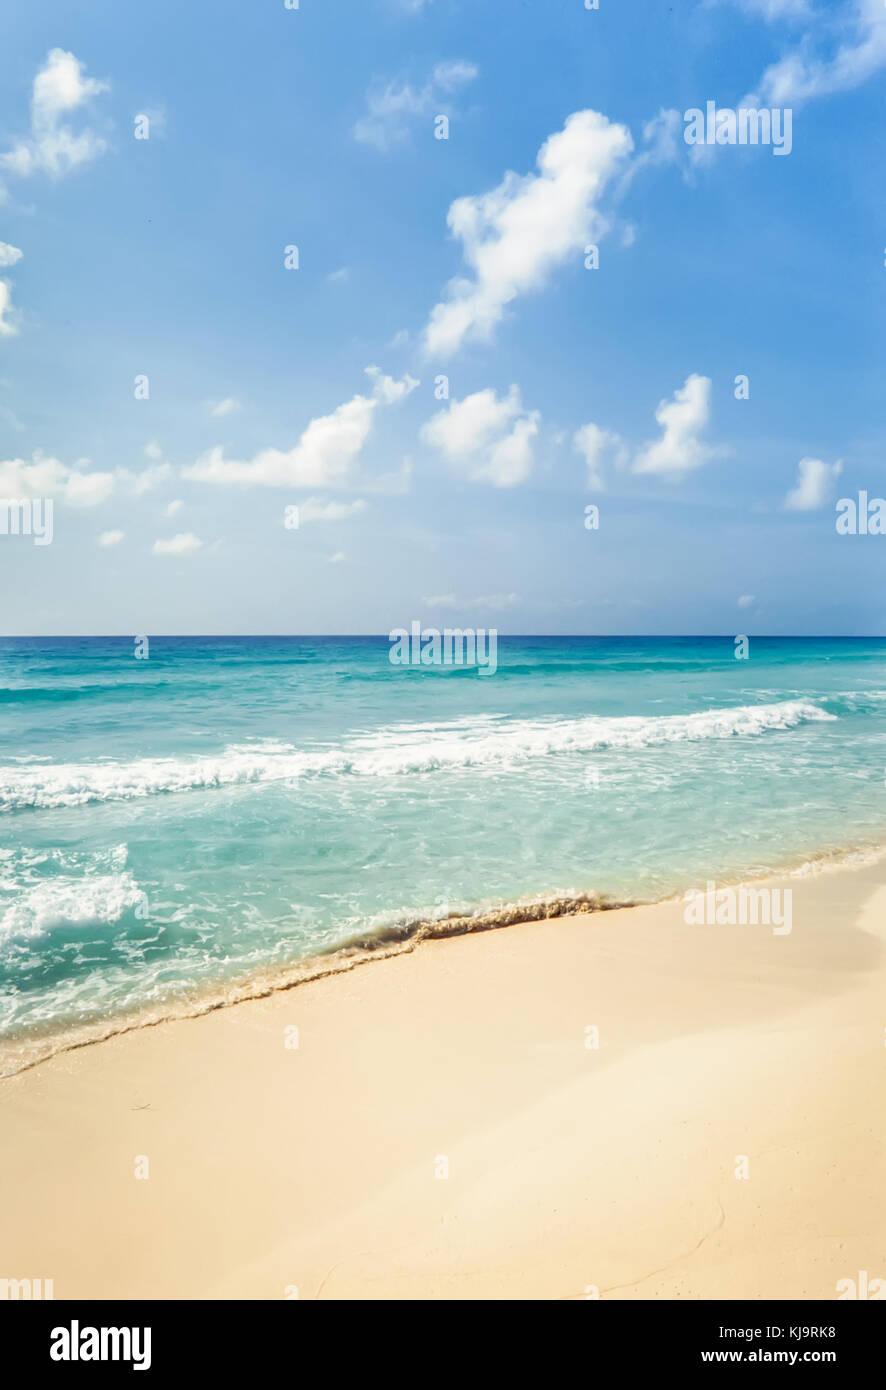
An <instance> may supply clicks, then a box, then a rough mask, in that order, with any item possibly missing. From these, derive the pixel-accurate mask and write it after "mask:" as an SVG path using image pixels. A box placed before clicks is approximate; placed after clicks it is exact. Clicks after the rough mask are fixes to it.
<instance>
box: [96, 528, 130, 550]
mask: <svg viewBox="0 0 886 1390" xmlns="http://www.w3.org/2000/svg"><path fill="white" fill-rule="evenodd" d="M125 535H126V532H125V531H102V533H101V535H100V536H99V538H98V543H99V545H100V546H101V547H102V549H103V550H110V548H111V546H114V545H119V544H120V542H121V541H122V540H123V538H124V536H125Z"/></svg>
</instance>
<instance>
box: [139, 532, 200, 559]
mask: <svg viewBox="0 0 886 1390" xmlns="http://www.w3.org/2000/svg"><path fill="white" fill-rule="evenodd" d="M202 544H203V542H202V541H201V539H200V537H199V536H195V535H194V533H193V531H181V532H179V534H178V535H177V536H170V538H169V540H157V541H154V544H153V545H152V546H151V550H152V551H153V553H154V554H155V555H193V554H194V552H195V551H196V550H199V549H200V547H201V546H202Z"/></svg>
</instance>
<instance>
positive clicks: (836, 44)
mask: <svg viewBox="0 0 886 1390" xmlns="http://www.w3.org/2000/svg"><path fill="white" fill-rule="evenodd" d="M820 32H821V35H822V38H823V39H824V44H823V45H822V51H821V52H820V53H819V54H817V55H816V54H815V53H814V52H813V48H814V47H815V38H816V32H815V28H814V27H813V28H812V29H809V30H807V31H806V32H805V33H804V34H803V37H802V39H801V41H800V43H799V44H798V46H797V47H796V48H794V49H792V50H791V51H790V52H789V53H787V54H786V55H785V56H784V57H783V58H781V59H779V61H778V62H777V63H773V64H772V65H771V66H770V67H768V68H767V69H766V71H765V72H764V74H763V76H762V78H761V80H760V83H759V89H760V94H761V96H762V98H763V100H764V101H766V102H769V103H770V104H771V105H773V106H798V105H800V104H801V103H802V102H804V101H810V100H812V99H813V98H815V97H823V96H830V95H832V94H833V93H835V92H847V91H852V90H853V89H854V88H855V87H860V86H861V84H862V83H863V82H866V81H867V80H868V78H869V77H873V76H874V74H875V73H877V72H879V71H880V70H881V68H884V67H886V6H884V5H883V3H882V0H851V3H850V4H848V5H846V6H845V7H844V8H843V10H841V11H840V12H839V14H838V15H837V16H835V15H834V14H833V12H832V11H829V12H828V13H827V15H826V16H825V17H824V18H823V20H822V23H821V30H820ZM832 35H834V36H835V38H834V39H832V37H831V36H832ZM828 48H830V50H831V51H830V52H827V51H826V50H827V49H828Z"/></svg>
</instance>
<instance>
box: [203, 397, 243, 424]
mask: <svg viewBox="0 0 886 1390" xmlns="http://www.w3.org/2000/svg"><path fill="white" fill-rule="evenodd" d="M240 408H241V406H240V402H239V401H238V400H237V398H236V396H226V397H225V399H224V400H223V401H210V403H209V413H210V415H211V416H212V418H213V420H223V419H224V417H225V416H226V415H233V414H234V412H235V411H236V410H240Z"/></svg>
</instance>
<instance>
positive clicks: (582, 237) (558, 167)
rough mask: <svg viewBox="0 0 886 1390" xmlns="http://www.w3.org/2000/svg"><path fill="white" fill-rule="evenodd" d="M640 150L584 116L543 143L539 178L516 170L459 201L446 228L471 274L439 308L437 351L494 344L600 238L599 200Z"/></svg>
mask: <svg viewBox="0 0 886 1390" xmlns="http://www.w3.org/2000/svg"><path fill="white" fill-rule="evenodd" d="M632 148H633V142H632V140H631V136H630V133H629V131H628V130H627V128H626V127H625V126H622V125H613V124H611V123H610V122H609V121H608V120H607V119H606V117H605V116H602V115H600V114H599V113H598V112H596V111H576V112H575V113H574V114H573V115H571V116H570V117H569V118H568V120H567V121H566V124H565V125H564V127H563V129H562V130H560V131H557V132H556V134H554V135H551V136H550V137H549V138H548V139H547V140H546V141H545V143H544V144H543V145H542V147H541V149H540V150H539V152H538V158H537V164H538V169H539V172H538V173H537V174H527V175H525V177H520V175H518V174H515V173H508V174H506V175H505V177H504V179H503V180H502V182H501V183H500V184H499V185H498V187H497V188H494V189H493V190H492V191H491V192H490V193H485V194H480V195H479V196H477V197H466V198H457V199H456V200H455V202H454V203H453V204H452V205H451V207H450V209H449V213H448V216H447V223H448V225H449V229H450V231H451V232H452V234H453V236H455V237H456V238H457V239H458V240H459V241H460V242H461V243H462V248H463V255H464V259H465V261H466V262H467V265H468V266H469V267H470V270H471V272H472V276H471V278H467V277H465V276H458V277H456V278H455V279H454V280H451V281H450V283H449V285H448V286H447V291H446V297H445V299H443V300H442V301H441V302H440V303H439V304H437V305H436V306H435V308H434V309H433V310H432V312H431V316H430V320H429V322H428V325H427V328H426V330H425V348H426V350H427V352H428V353H429V354H434V355H438V356H450V355H451V354H452V353H454V352H456V351H457V349H458V348H459V347H460V346H461V345H462V343H463V342H464V341H465V339H466V338H474V337H476V338H480V339H484V340H486V339H488V338H489V337H490V336H491V334H492V331H493V329H494V328H495V327H496V325H497V324H498V323H499V322H500V320H501V318H502V316H503V314H504V312H505V308H506V306H507V305H508V304H510V303H511V302H512V300H514V299H516V297H517V296H518V295H520V294H525V293H527V292H528V291H530V290H535V289H539V288H540V287H541V286H542V285H543V284H544V283H545V281H546V280H547V279H548V277H549V275H550V274H551V273H552V271H553V270H554V269H555V268H556V267H557V266H559V265H562V264H563V263H564V262H566V261H568V260H569V259H570V258H571V257H575V258H577V257H578V256H579V254H580V253H582V252H583V251H584V247H585V245H586V244H587V243H588V242H596V241H598V240H599V238H600V237H601V236H602V235H603V233H604V232H605V231H606V229H607V225H608V224H607V222H606V220H605V219H604V218H603V216H602V214H601V213H600V211H599V210H598V208H597V205H596V204H597V200H598V198H599V196H600V194H601V193H602V192H603V189H604V187H605V186H606V184H607V182H608V181H609V180H610V179H611V177H612V175H613V173H614V172H615V170H616V168H617V167H618V165H619V163H620V161H622V160H624V159H626V157H627V156H628V154H629V153H630V151H631V149H632Z"/></svg>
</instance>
